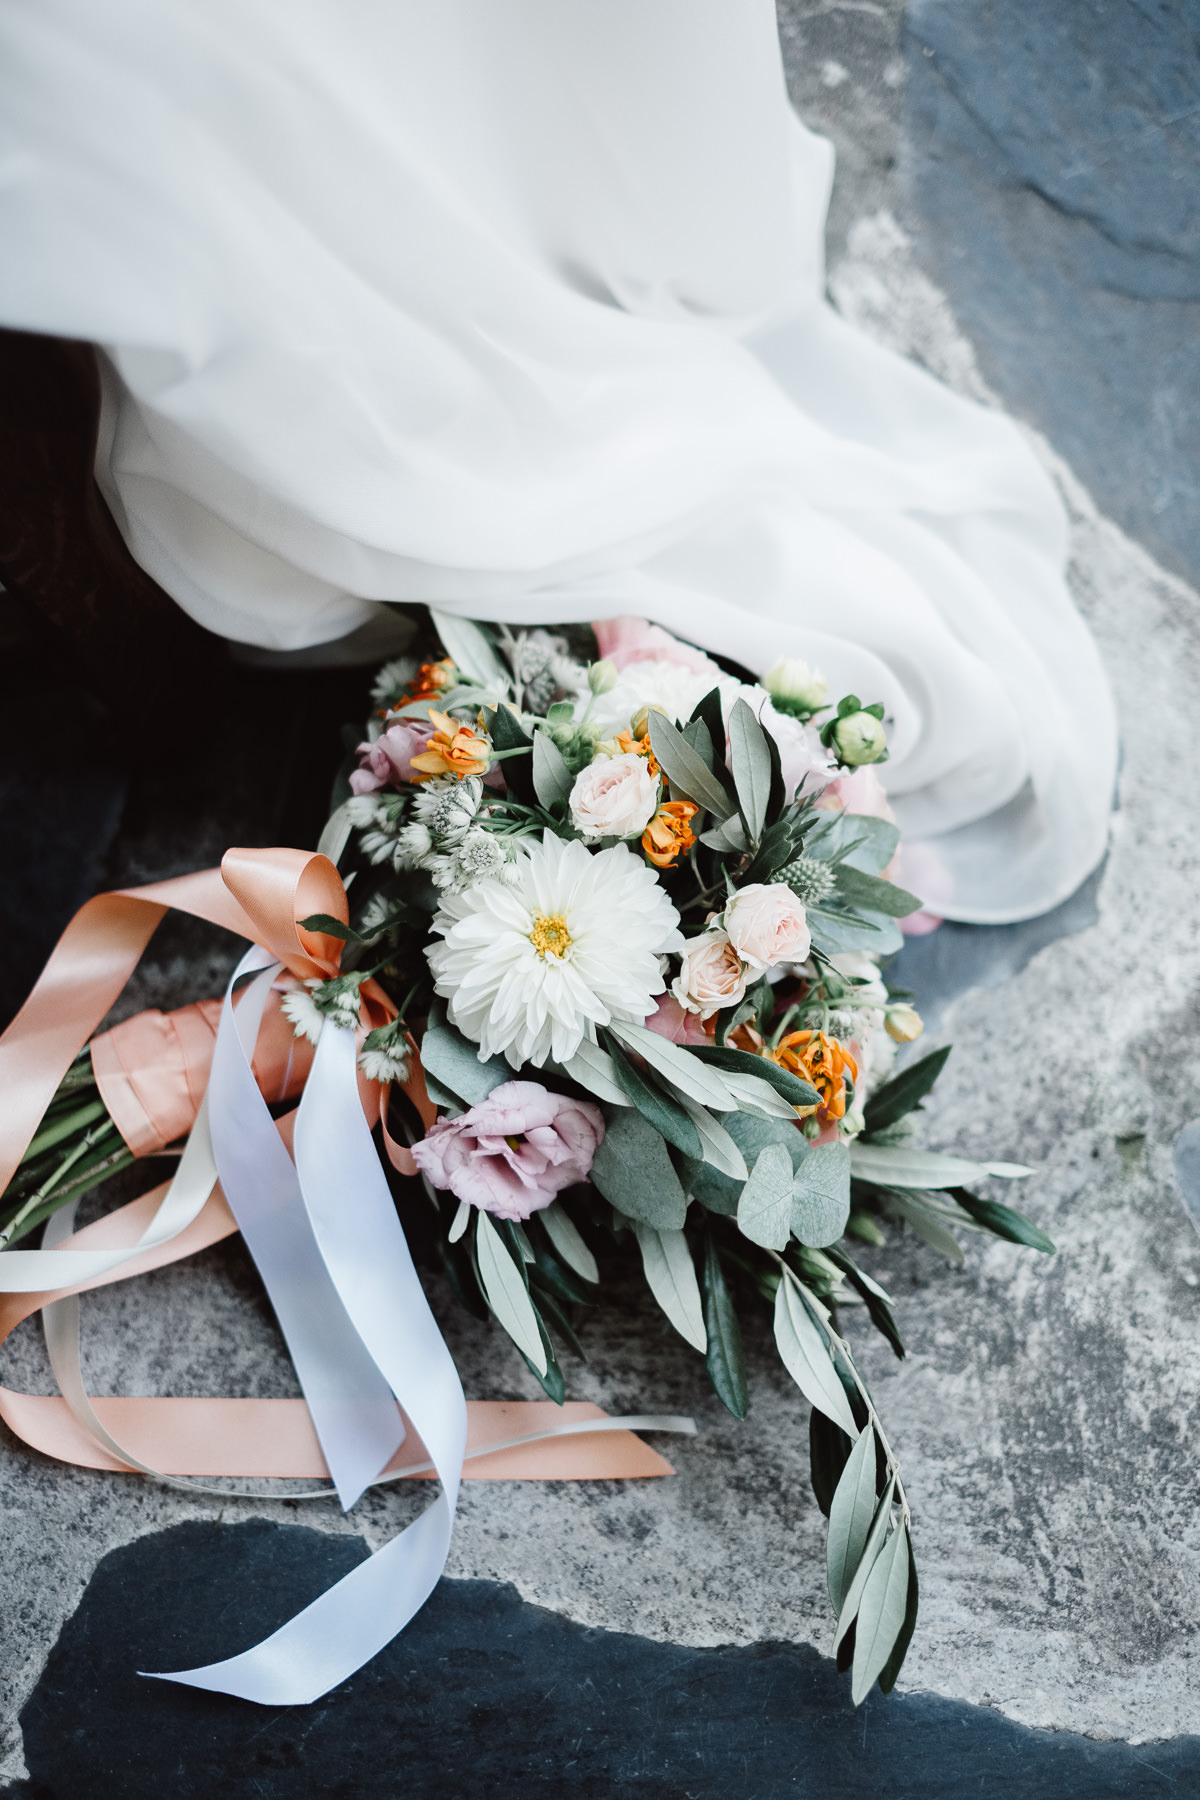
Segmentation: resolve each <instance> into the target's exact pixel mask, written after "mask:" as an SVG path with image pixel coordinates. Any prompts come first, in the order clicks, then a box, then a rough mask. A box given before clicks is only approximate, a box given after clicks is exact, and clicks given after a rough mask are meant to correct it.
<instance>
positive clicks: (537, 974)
mask: <svg viewBox="0 0 1200 1800" xmlns="http://www.w3.org/2000/svg"><path fill="white" fill-rule="evenodd" d="M514 872H515V873H514ZM506 874H508V875H509V881H508V882H502V881H499V880H484V881H479V882H476V883H475V884H474V886H472V887H470V888H468V889H467V890H466V891H465V892H464V893H461V894H448V895H446V896H445V897H444V898H443V900H442V903H441V905H440V906H439V908H438V911H437V912H436V914H435V915H434V919H433V925H432V929H433V931H434V932H436V933H437V935H438V936H439V937H441V938H442V939H443V942H442V943H440V944H431V945H430V946H429V948H428V949H427V951H426V955H427V956H428V958H429V965H430V967H431V969H432V970H433V975H434V984H435V986H436V988H437V991H438V993H439V994H441V995H442V996H443V998H444V999H445V1000H447V1001H448V1002H449V1005H448V1008H447V1011H448V1013H449V1016H450V1019H451V1021H452V1023H453V1024H455V1025H457V1026H458V1029H459V1030H460V1031H462V1032H464V1033H465V1034H466V1036H467V1037H469V1038H471V1039H472V1040H473V1041H474V1042H475V1043H477V1044H478V1045H479V1049H480V1056H481V1057H483V1058H486V1057H489V1056H495V1055H497V1054H502V1055H504V1056H506V1057H507V1058H508V1060H509V1062H510V1063H511V1064H512V1066H513V1068H514V1069H520V1068H522V1067H523V1066H524V1064H525V1063H528V1062H532V1063H536V1064H537V1065H538V1066H539V1067H541V1066H543V1065H544V1064H545V1062H546V1059H547V1057H551V1056H552V1057H553V1058H554V1060H555V1061H556V1062H559V1063H565V1062H568V1061H569V1060H570V1059H571V1057H572V1056H574V1054H575V1052H576V1051H577V1050H578V1048H579V1046H580V1044H581V1043H582V1042H583V1040H584V1038H588V1039H590V1040H591V1041H592V1042H593V1043H594V1042H595V1039H596V1027H597V1026H598V1025H608V1024H610V1023H611V1022H612V1020H614V1019H620V1020H625V1021H633V1022H636V1023H638V1024H640V1023H641V1021H642V1020H643V1019H644V1018H645V1017H646V1015H647V1014H648V1013H650V1012H652V1011H653V1010H654V996H655V995H656V994H661V993H662V992H663V989H664V986H665V983H664V981H663V976H662V970H661V968H660V966H659V961H658V959H659V957H660V956H662V955H665V954H666V953H667V952H669V951H672V950H678V949H679V948H680V947H681V945H682V942H683V940H682V938H681V936H680V933H679V915H678V913H677V912H676V911H675V908H674V906H673V905H672V904H671V901H670V900H669V899H668V897H667V895H666V894H665V893H664V891H663V889H662V888H661V887H660V886H659V883H658V880H657V878H656V876H655V874H654V871H653V870H652V869H648V868H647V867H646V865H645V863H644V862H643V861H642V860H641V858H640V857H637V856H634V855H633V854H632V853H631V852H630V851H629V850H627V849H626V848H625V846H624V844H617V845H615V846H614V847H613V848H612V849H610V850H602V851H600V852H598V853H595V852H592V851H589V850H588V849H586V848H585V846H584V845H583V844H580V843H577V842H575V843H566V842H564V841H563V840H562V839H561V838H558V837H555V835H554V834H553V832H549V831H548V832H547V833H546V834H545V837H544V838H543V839H542V842H541V844H540V845H539V844H534V845H533V846H532V847H531V849H530V852H529V854H528V855H527V856H524V857H521V858H520V859H519V860H518V861H517V862H516V863H514V864H512V865H511V866H510V869H509V870H507V871H506Z"/></svg>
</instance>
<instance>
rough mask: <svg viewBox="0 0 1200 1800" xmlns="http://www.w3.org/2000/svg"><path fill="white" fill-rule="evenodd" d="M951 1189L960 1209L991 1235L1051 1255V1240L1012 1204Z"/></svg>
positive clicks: (959, 1189)
mask: <svg viewBox="0 0 1200 1800" xmlns="http://www.w3.org/2000/svg"><path fill="white" fill-rule="evenodd" d="M994 1166H995V1165H993V1169H994ZM950 1192H951V1195H952V1196H953V1198H954V1199H955V1200H956V1201H957V1202H958V1204H959V1205H960V1206H961V1207H962V1209H963V1211H964V1212H965V1213H966V1214H967V1215H968V1216H969V1217H970V1218H972V1219H974V1221H975V1223H976V1224H977V1225H981V1226H982V1227H983V1229H984V1230H985V1231H990V1232H991V1233H992V1235H993V1236H994V1237H998V1238H1006V1239H1007V1240H1008V1242H1009V1243H1010V1244H1025V1245H1027V1246H1028V1247H1029V1249H1031V1250H1041V1251H1042V1252H1043V1254H1045V1255H1047V1256H1050V1255H1053V1253H1054V1244H1053V1242H1052V1240H1051V1239H1050V1238H1048V1237H1047V1236H1046V1233H1045V1232H1044V1231H1042V1230H1041V1229H1040V1228H1039V1227H1038V1226H1037V1225H1035V1224H1033V1222H1032V1220H1030V1219H1027V1218H1026V1217H1025V1215H1024V1214H1023V1213H1019V1212H1014V1211H1013V1209H1012V1207H1011V1206H1002V1205H1001V1204H1000V1202H999V1201H998V1200H981V1199H980V1198H979V1195H978V1194H969V1193H968V1192H967V1190H966V1188H959V1187H956V1188H951V1189H950Z"/></svg>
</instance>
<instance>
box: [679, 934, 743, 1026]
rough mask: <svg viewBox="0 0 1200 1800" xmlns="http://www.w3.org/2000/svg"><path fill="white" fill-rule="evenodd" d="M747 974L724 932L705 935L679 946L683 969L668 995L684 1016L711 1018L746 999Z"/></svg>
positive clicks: (727, 935)
mask: <svg viewBox="0 0 1200 1800" xmlns="http://www.w3.org/2000/svg"><path fill="white" fill-rule="evenodd" d="M749 977H750V971H749V969H747V967H746V965H745V964H744V963H743V961H742V959H741V957H740V956H739V955H738V953H737V951H736V950H735V949H734V947H733V945H732V943H731V942H730V938H729V933H728V932H727V931H705V932H702V933H701V934H700V936H699V937H694V938H689V939H688V940H687V942H686V943H685V944H684V946H683V967H682V968H681V969H680V971H679V973H678V975H677V976H676V977H675V980H674V983H673V985H672V987H671V992H672V993H673V994H674V996H675V998H676V1000H678V1002H679V1004H680V1006H682V1007H683V1009H684V1011H685V1012H691V1013H699V1015H700V1017H701V1018H702V1019H708V1018H711V1017H712V1015H713V1013H715V1012H719V1011H720V1010H721V1008H722V1007H725V1006H737V1005H738V1004H739V1003H740V1002H741V1001H742V1000H743V999H745V996H746V983H747V981H748V980H749Z"/></svg>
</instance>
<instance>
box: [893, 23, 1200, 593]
mask: <svg viewBox="0 0 1200 1800" xmlns="http://www.w3.org/2000/svg"><path fill="white" fill-rule="evenodd" d="M905 43H906V49H907V63H908V79H907V90H906V119H905V131H904V146H905V147H904V157H905V168H904V176H905V180H904V187H905V192H906V195H907V205H908V208H909V209H910V212H911V222H912V223H914V224H915V226H916V228H917V251H918V256H919V258H920V261H921V262H922V264H923V265H924V267H925V268H926V269H927V270H928V272H929V273H930V274H931V275H932V276H933V278H934V279H935V280H936V281H937V282H938V283H939V284H940V285H941V286H942V287H943V288H944V289H945V291H946V293H947V294H948V296H949V298H950V301H951V304H952V305H953V307H954V310H955V313H956V315H957V317H958V320H959V322H960V324H961V325H962V327H963V329H964V330H965V331H966V332H967V334H968V335H969V337H970V338H971V340H972V342H973V344H974V346H975V349H976V352H977V354H978V358H979V362H980V366H981V368H982V370H983V373H984V375H985V376H986V377H987V379H988V380H989V382H990V383H991V384H992V386H993V387H994V388H995V390H996V391H997V393H998V394H999V395H1000V397H1001V398H1002V400H1003V402H1004V403H1005V404H1006V405H1007V406H1009V407H1011V408H1012V409H1013V410H1015V411H1017V412H1019V413H1022V414H1023V415H1024V416H1025V417H1026V418H1028V419H1029V420H1031V421H1032V422H1033V423H1034V424H1036V425H1037V426H1038V427H1039V428H1040V429H1041V430H1042V431H1044V432H1045V433H1046V435H1047V436H1048V437H1049V439H1050V440H1051V442H1052V443H1053V445H1054V447H1055V449H1056V450H1058V451H1059V452H1060V453H1061V454H1062V455H1063V456H1064V457H1065V458H1066V459H1067V461H1068V462H1069V463H1070V464H1071V466H1072V468H1073V470H1074V471H1075V473H1076V474H1077V475H1078V476H1080V477H1081V478H1082V480H1083V481H1084V483H1085V484H1086V485H1087V487H1088V488H1089V489H1090V490H1091V493H1092V495H1093V497H1094V498H1095V499H1096V501H1097V502H1098V503H1099V505H1100V506H1101V508H1102V509H1103V510H1104V511H1105V512H1107V513H1108V514H1110V515H1111V516H1112V517H1113V518H1115V519H1116V520H1117V522H1118V523H1119V524H1121V525H1122V526H1123V527H1124V528H1125V530H1127V531H1128V532H1130V533H1131V534H1132V535H1133V536H1135V537H1137V538H1138V539H1140V541H1141V542H1142V543H1143V544H1145V545H1146V546H1147V547H1148V548H1149V549H1150V550H1151V551H1152V552H1153V553H1154V555H1156V556H1157V557H1158V558H1159V559H1160V560H1161V561H1162V562H1164V563H1166V564H1167V565H1168V566H1169V567H1170V568H1173V569H1174V570H1176V571H1177V572H1179V573H1181V574H1184V575H1185V576H1188V577H1190V578H1191V579H1195V577H1196V575H1197V574H1198V573H1200V407H1198V406H1197V397H1198V395H1200V4H1198V3H1197V0H1054V4H1053V5H1049V6H1030V5H1029V4H1027V0H914V4H913V5H912V6H911V7H910V9H909V12H908V16H907V21H906V29H905Z"/></svg>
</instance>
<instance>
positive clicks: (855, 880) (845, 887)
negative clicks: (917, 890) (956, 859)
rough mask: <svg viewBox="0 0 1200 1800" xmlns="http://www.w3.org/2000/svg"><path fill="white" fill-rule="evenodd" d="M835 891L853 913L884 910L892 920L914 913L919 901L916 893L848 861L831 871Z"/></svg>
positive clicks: (881, 911)
mask: <svg viewBox="0 0 1200 1800" xmlns="http://www.w3.org/2000/svg"><path fill="white" fill-rule="evenodd" d="M834 882H835V884H836V887H837V892H838V893H839V894H840V895H841V897H842V899H843V900H844V901H845V902H846V904H847V905H848V906H852V907H853V908H854V909H855V911H856V912H877V913H886V914H887V915H888V917H889V918H892V919H906V918H907V917H908V915H909V913H914V912H918V911H919V910H920V906H921V902H920V900H919V899H918V898H917V896H916V894H910V893H909V892H908V891H907V889H905V888H902V887H897V886H896V883H895V882H894V881H886V880H885V879H884V878H883V877H882V876H880V875H868V874H867V872H866V870H865V869H856V868H855V867H854V864H853V863H851V862H844V863H839V864H838V865H837V868H836V869H835V871H834Z"/></svg>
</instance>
